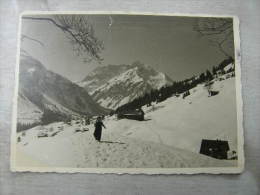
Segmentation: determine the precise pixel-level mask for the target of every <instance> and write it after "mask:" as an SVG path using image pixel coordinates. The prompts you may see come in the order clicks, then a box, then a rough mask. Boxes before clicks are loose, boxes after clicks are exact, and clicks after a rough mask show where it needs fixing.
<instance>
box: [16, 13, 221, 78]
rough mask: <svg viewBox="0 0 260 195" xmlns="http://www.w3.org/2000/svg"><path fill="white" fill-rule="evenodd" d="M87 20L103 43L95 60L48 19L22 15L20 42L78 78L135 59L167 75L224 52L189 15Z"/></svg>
mask: <svg viewBox="0 0 260 195" xmlns="http://www.w3.org/2000/svg"><path fill="white" fill-rule="evenodd" d="M88 20H89V22H90V23H91V24H92V25H93V26H94V29H95V34H96V36H97V37H98V38H99V39H100V40H102V41H103V42H104V47H105V49H104V50H103V52H102V53H101V56H102V57H103V58H104V60H103V61H102V63H101V64H98V63H97V62H95V61H92V62H90V63H84V62H83V60H82V58H81V57H78V56H77V55H76V53H75V52H74V51H73V50H72V46H71V44H70V42H69V40H68V39H67V37H66V36H65V34H64V33H63V32H62V31H61V30H60V29H59V28H57V27H56V26H54V25H53V24H52V23H50V22H47V21H37V20H28V19H24V20H23V23H22V34H23V35H26V36H29V37H30V38H33V39H37V40H38V41H40V42H42V43H43V45H41V44H39V43H37V42H35V41H31V40H29V39H24V40H23V41H22V44H21V47H22V48H23V49H25V50H26V51H27V52H28V53H29V54H30V55H31V56H33V57H35V58H36V59H38V60H39V61H41V62H42V63H43V65H44V66H45V67H46V68H48V69H49V70H52V71H54V72H56V73H59V74H61V75H63V76H65V77H66V78H68V79H70V80H72V81H80V80H82V79H83V78H84V77H85V76H86V75H87V74H88V73H89V72H90V71H92V70H93V69H94V68H96V67H97V66H105V65H108V64H116V65H119V64H131V63H133V62H134V61H137V60H138V61H141V62H143V63H144V64H147V65H150V66H151V67H153V68H154V69H156V70H158V71H161V72H164V73H166V74H167V75H168V76H170V77H171V78H172V79H173V80H182V79H186V78H188V77H191V76H193V75H196V74H199V73H201V72H202V71H205V70H206V69H210V70H211V69H212V66H213V65H217V64H218V63H220V62H221V61H222V60H223V59H224V58H225V56H224V55H223V54H222V53H221V52H220V51H219V50H218V49H217V48H216V47H214V46H213V45H212V44H211V43H210V41H209V40H208V38H206V37H200V36H199V35H198V33H197V32H195V31H194V30H193V25H194V22H195V18H192V17H169V16H133V15H132V16H131V15H112V16H108V15H99V16H98V15H92V16H88Z"/></svg>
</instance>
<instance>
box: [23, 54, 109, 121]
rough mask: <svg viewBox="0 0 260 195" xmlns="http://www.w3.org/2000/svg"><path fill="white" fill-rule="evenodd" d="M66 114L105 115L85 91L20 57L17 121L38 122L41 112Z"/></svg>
mask: <svg viewBox="0 0 260 195" xmlns="http://www.w3.org/2000/svg"><path fill="white" fill-rule="evenodd" d="M46 109H47V110H51V111H54V112H60V113H63V114H66V115H71V114H76V115H77V114H86V115H90V116H93V115H100V114H104V113H106V112H108V110H107V109H105V108H103V107H101V106H100V105H98V104H97V103H96V102H95V101H94V100H93V99H92V97H91V96H90V95H89V94H88V92H87V91H86V90H85V89H83V88H82V87H79V86H78V85H77V84H75V83H73V82H71V81H70V80H68V79H66V78H64V77H62V76H61V75H58V74H56V73H54V72H52V71H49V70H47V69H46V68H45V67H44V66H43V65H42V64H41V62H39V61H38V60H36V59H34V58H33V57H30V56H28V55H26V54H24V53H22V54H21V58H20V72H19V93H18V122H21V123H33V122H38V121H40V118H41V116H42V114H43V112H44V110H46Z"/></svg>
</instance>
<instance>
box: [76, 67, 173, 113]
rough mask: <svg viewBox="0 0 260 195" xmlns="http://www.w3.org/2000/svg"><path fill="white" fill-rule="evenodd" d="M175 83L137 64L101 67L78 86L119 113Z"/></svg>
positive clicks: (161, 74) (162, 74)
mask: <svg viewBox="0 0 260 195" xmlns="http://www.w3.org/2000/svg"><path fill="white" fill-rule="evenodd" d="M172 82H173V81H172V80H171V79H170V78H169V77H168V76H167V75H166V74H164V73H162V72H158V71H156V70H154V69H153V68H151V67H150V66H147V65H144V64H142V63H140V62H134V63H133V64H131V65H108V66H100V67H97V68H96V69H94V70H93V71H92V72H91V73H90V74H88V75H87V76H86V77H85V78H84V79H83V80H82V81H80V82H78V85H80V86H82V87H84V88H85V89H86V91H88V92H89V94H90V95H91V96H92V98H93V99H94V100H95V101H97V102H98V103H99V104H100V105H101V106H103V107H105V108H110V109H116V108H117V107H119V106H121V105H123V104H126V103H128V102H130V101H132V100H133V99H135V98H136V97H138V96H142V95H143V94H145V93H147V92H149V91H151V90H153V89H159V88H161V87H162V86H165V85H170V84H172Z"/></svg>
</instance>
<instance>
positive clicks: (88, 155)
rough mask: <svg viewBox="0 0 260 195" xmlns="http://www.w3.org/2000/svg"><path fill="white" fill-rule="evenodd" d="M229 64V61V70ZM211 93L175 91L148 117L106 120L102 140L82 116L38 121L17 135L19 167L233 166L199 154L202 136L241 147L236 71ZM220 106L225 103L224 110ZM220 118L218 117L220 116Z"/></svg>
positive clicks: (201, 87) (155, 105)
mask: <svg viewBox="0 0 260 195" xmlns="http://www.w3.org/2000/svg"><path fill="white" fill-rule="evenodd" d="M229 67H231V68H232V67H233V65H228V66H226V69H227V71H228V68H229ZM213 82H214V84H213V85H212V87H211V89H212V90H217V91H219V94H218V95H215V96H212V97H209V95H208V89H207V87H205V83H202V84H199V85H197V86H196V87H194V88H192V89H191V90H189V91H190V95H189V96H187V97H185V98H184V99H183V96H182V94H179V95H177V96H175V95H173V96H172V97H170V98H168V99H167V100H165V101H163V102H160V103H155V102H154V103H152V105H151V106H143V110H144V112H145V120H144V121H136V120H129V119H121V120H118V119H117V117H116V116H115V115H112V116H106V117H105V119H104V120H103V122H104V124H105V125H106V129H104V130H103V136H102V142H101V143H98V142H97V141H96V140H95V139H94V137H93V132H94V124H93V122H91V123H90V124H85V123H84V122H82V119H81V118H80V117H79V118H78V119H75V120H72V121H71V123H69V124H68V123H65V122H54V123H51V124H49V125H39V126H36V127H33V128H31V129H28V130H26V131H23V132H20V133H18V134H17V140H18V143H17V151H18V152H17V163H18V164H19V166H32V167H33V166H43V167H45V166H46V167H58V166H62V167H78V168H84V167H89V168H91V167H103V168H111V167H117V168H134V167H146V168H148V167H150V168H155V167H161V168H167V167H168V168H170V167H175V168H176V167H211V166H214V167H229V166H236V161H235V160H233V161H230V160H218V159H214V158H211V157H208V156H205V155H202V154H199V149H200V144H201V140H202V139H205V138H206V139H219V140H227V141H228V142H229V145H230V151H231V150H235V151H236V150H237V148H236V147H237V139H236V131H234V129H236V128H237V127H236V123H230V121H236V112H234V111H235V106H236V105H235V88H234V85H235V79H234V77H232V72H229V73H226V74H223V75H220V76H218V77H216V78H215V79H213ZM220 105H225V109H224V108H223V107H221V106H220ZM216 118H217V119H218V120H215V119H216Z"/></svg>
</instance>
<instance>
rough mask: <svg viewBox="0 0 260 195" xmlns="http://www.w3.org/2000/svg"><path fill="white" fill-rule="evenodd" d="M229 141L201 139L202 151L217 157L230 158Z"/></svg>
mask: <svg viewBox="0 0 260 195" xmlns="http://www.w3.org/2000/svg"><path fill="white" fill-rule="evenodd" d="M228 151H229V145H228V141H223V140H207V139H203V140H202V141H201V146H200V153H201V154H204V155H207V156H211V157H213V158H217V159H228V155H227V154H228Z"/></svg>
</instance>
